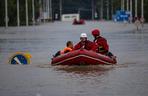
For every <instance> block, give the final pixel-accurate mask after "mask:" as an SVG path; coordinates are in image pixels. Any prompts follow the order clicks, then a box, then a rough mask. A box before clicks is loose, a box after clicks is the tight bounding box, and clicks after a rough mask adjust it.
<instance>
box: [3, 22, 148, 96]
mask: <svg viewBox="0 0 148 96" xmlns="http://www.w3.org/2000/svg"><path fill="white" fill-rule="evenodd" d="M93 28H100V30H101V35H102V36H104V37H105V38H106V39H107V40H108V43H109V45H110V51H111V52H113V53H114V54H115V55H116V56H117V60H118V64H117V65H116V66H75V67H62V66H59V67H53V66H50V65H49V63H50V61H51V60H50V58H51V57H52V55H53V54H54V53H55V52H56V51H58V50H60V49H62V48H63V47H64V46H65V43H66V41H68V40H71V41H73V42H74V44H76V43H77V42H78V41H79V36H80V33H82V32H86V33H87V34H88V39H89V40H93V37H92V36H91V30H92V29H93ZM147 49H148V25H147V24H146V25H145V26H144V28H143V29H142V30H141V31H136V28H135V26H134V25H133V24H127V25H125V24H122V23H113V22H91V21H87V22H86V24H85V25H72V24H71V22H54V23H47V24H43V25H39V26H33V27H32V26H29V27H9V28H7V29H6V28H3V27H1V28H0V96H147V94H148V82H147V81H148V59H147V57H148V50H147ZM17 51H28V52H30V53H31V55H32V58H31V64H30V65H25V66H23V65H10V64H8V61H9V58H10V57H11V55H12V54H14V53H15V52H17Z"/></svg>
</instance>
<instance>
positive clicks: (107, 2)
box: [106, 0, 109, 20]
mask: <svg viewBox="0 0 148 96" xmlns="http://www.w3.org/2000/svg"><path fill="white" fill-rule="evenodd" d="M106 7H107V8H106V11H107V12H106V13H107V20H109V0H107V1H106Z"/></svg>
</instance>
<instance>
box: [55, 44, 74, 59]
mask: <svg viewBox="0 0 148 96" xmlns="http://www.w3.org/2000/svg"><path fill="white" fill-rule="evenodd" d="M72 50H73V42H72V41H67V43H66V47H65V48H64V49H63V50H60V51H58V52H57V53H56V54H55V55H54V57H57V56H59V55H61V54H65V53H68V52H71V51H72Z"/></svg>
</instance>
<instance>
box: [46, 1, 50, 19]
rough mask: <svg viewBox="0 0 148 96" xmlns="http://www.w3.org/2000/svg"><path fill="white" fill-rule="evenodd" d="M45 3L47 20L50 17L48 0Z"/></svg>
mask: <svg viewBox="0 0 148 96" xmlns="http://www.w3.org/2000/svg"><path fill="white" fill-rule="evenodd" d="M46 1H47V2H46V5H47V16H48V17H47V18H49V17H50V12H49V0H46Z"/></svg>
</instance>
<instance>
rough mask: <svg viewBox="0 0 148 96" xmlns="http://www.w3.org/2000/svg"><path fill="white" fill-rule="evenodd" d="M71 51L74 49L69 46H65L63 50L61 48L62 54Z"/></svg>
mask: <svg viewBox="0 0 148 96" xmlns="http://www.w3.org/2000/svg"><path fill="white" fill-rule="evenodd" d="M70 51H72V49H71V48H69V47H65V48H64V49H63V50H61V52H60V53H61V54H64V53H67V52H70Z"/></svg>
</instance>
